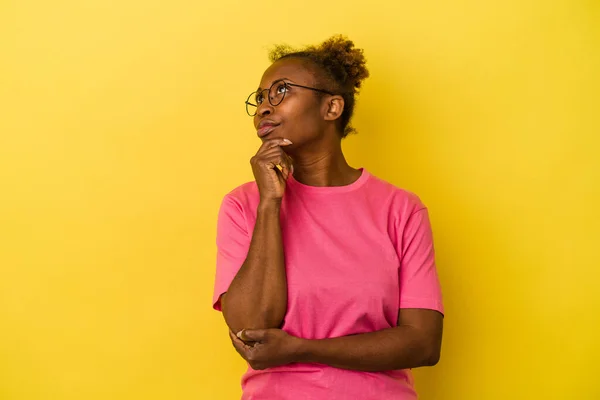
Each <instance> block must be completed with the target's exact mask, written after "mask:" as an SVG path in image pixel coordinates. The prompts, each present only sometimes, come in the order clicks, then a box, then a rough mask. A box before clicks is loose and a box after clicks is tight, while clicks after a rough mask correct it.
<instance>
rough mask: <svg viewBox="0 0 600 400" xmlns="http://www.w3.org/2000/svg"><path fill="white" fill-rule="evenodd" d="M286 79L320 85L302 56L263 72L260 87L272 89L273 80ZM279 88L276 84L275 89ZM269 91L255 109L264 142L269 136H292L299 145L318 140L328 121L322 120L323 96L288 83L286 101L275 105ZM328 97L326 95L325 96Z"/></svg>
mask: <svg viewBox="0 0 600 400" xmlns="http://www.w3.org/2000/svg"><path fill="white" fill-rule="evenodd" d="M282 80H283V81H284V82H288V83H295V84H298V85H303V86H309V87H317V88H318V89H322V88H320V87H318V86H317V83H316V79H315V76H314V74H313V69H312V68H311V67H310V66H309V65H308V64H307V63H306V61H303V60H300V59H294V58H290V59H284V60H280V61H277V62H275V63H273V64H272V65H271V66H270V67H269V68H268V69H267V70H266V71H265V73H264V74H263V77H262V80H261V81H260V87H259V89H260V90H263V89H269V88H270V87H271V85H272V84H273V82H278V81H282ZM277 87H280V88H281V89H282V90H286V89H285V88H286V87H281V86H280V85H276V86H275V87H274V88H273V90H276V88H277ZM268 92H269V91H268V90H265V91H264V92H263V93H262V94H263V98H264V99H263V101H262V103H261V104H260V105H259V106H258V108H257V110H256V115H255V116H254V127H255V128H256V130H257V134H258V136H259V137H260V138H261V140H262V141H265V140H267V139H275V138H281V139H284V138H285V139H289V140H290V141H291V142H292V143H293V144H292V145H291V146H288V147H298V146H299V145H300V144H303V143H308V142H310V141H312V140H315V139H319V136H320V135H322V134H323V131H324V128H325V123H326V121H325V120H324V119H323V116H324V111H326V106H325V108H324V106H323V105H324V99H323V97H322V96H319V95H318V94H317V92H315V91H313V90H309V89H304V88H299V87H297V86H287V91H286V92H285V96H284V98H283V101H282V102H281V103H280V104H279V105H277V106H272V105H271V103H269V100H268V98H267V96H268ZM325 97H326V96H325Z"/></svg>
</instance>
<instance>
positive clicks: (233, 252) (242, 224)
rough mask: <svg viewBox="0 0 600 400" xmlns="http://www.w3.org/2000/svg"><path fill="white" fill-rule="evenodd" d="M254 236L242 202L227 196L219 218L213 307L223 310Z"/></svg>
mask: <svg viewBox="0 0 600 400" xmlns="http://www.w3.org/2000/svg"><path fill="white" fill-rule="evenodd" d="M250 239H251V235H250V234H249V232H248V230H247V225H246V219H245V217H244V213H243V210H242V207H241V205H240V204H239V203H238V202H237V201H236V200H235V199H234V198H232V197H231V196H229V195H227V196H225V197H224V198H223V201H222V203H221V207H220V209H219V216H218V219H217V266H216V274H215V275H216V276H215V286H214V292H213V308H214V309H215V310H218V311H221V302H220V297H221V295H222V294H223V293H225V292H226V291H227V290H228V289H229V285H230V284H231V281H233V278H235V275H236V274H237V272H238V271H239V269H240V268H241V266H242V264H243V263H244V261H245V260H246V257H247V255H248V249H249V248H250Z"/></svg>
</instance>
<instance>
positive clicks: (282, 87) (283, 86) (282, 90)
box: [277, 83, 287, 94]
mask: <svg viewBox="0 0 600 400" xmlns="http://www.w3.org/2000/svg"><path fill="white" fill-rule="evenodd" d="M286 91H287V86H286V84H285V83H282V84H281V85H279V86H277V94H283V93H285V92H286Z"/></svg>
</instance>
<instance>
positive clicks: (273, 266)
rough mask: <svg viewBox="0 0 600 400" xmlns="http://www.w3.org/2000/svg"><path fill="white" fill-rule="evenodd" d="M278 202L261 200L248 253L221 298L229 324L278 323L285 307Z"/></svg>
mask: <svg viewBox="0 0 600 400" xmlns="http://www.w3.org/2000/svg"><path fill="white" fill-rule="evenodd" d="M280 208H281V202H280V201H270V202H261V203H260V204H259V206H258V210H257V217H256V225H255V227H254V231H253V234H252V240H251V242H250V248H249V250H248V256H247V257H246V260H245V262H244V264H243V265H242V267H241V268H240V270H239V271H238V273H237V275H236V276H235V278H234V279H233V281H232V282H231V285H230V286H229V289H228V291H227V293H226V294H225V295H223V297H222V307H223V315H224V317H225V321H226V322H227V324H228V325H229V327H230V328H231V329H232V330H233V331H234V332H238V331H239V330H241V329H267V328H278V327H280V326H281V323H282V321H283V318H284V316H285V312H286V309H287V279H286V274H285V261H284V253H283V244H282V238H281V224H280Z"/></svg>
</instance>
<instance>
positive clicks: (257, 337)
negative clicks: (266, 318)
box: [229, 329, 302, 370]
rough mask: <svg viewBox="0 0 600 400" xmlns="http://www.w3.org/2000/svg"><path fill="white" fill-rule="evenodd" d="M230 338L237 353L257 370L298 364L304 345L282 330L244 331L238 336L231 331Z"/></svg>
mask: <svg viewBox="0 0 600 400" xmlns="http://www.w3.org/2000/svg"><path fill="white" fill-rule="evenodd" d="M229 336H230V337H231V342H232V343H233V346H234V347H235V349H236V350H237V352H238V353H240V355H241V356H242V357H243V358H244V359H245V360H246V361H248V363H249V364H250V366H251V367H252V369H257V370H259V369H265V368H272V367H277V366H280V365H285V364H289V363H293V362H296V358H297V356H298V354H299V351H300V346H301V343H302V339H300V338H297V337H295V336H291V335H288V334H287V333H285V332H284V331H283V330H281V329H256V330H249V329H244V330H242V331H240V332H239V333H238V335H237V336H236V335H235V334H234V333H233V332H232V331H231V330H230V331H229ZM246 343H250V344H246Z"/></svg>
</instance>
